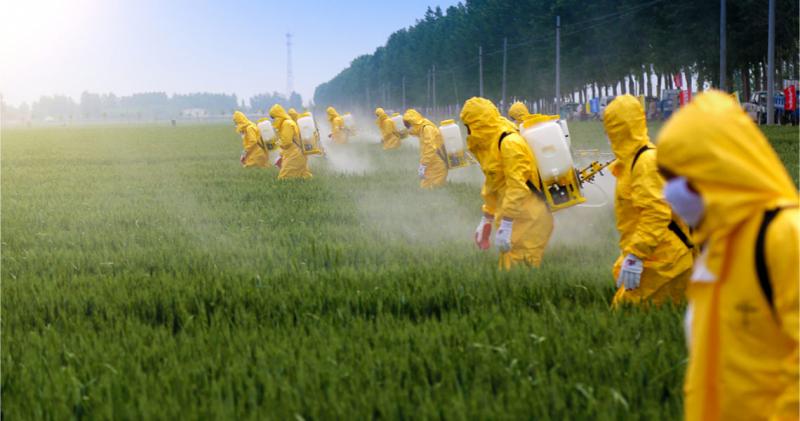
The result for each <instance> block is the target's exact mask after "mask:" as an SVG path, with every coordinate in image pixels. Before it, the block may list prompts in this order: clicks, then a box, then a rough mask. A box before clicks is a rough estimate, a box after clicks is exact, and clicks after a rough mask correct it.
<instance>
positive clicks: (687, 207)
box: [664, 177, 706, 228]
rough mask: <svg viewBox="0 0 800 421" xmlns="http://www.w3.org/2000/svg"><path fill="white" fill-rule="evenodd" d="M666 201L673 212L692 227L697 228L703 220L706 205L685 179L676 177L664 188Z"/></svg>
mask: <svg viewBox="0 0 800 421" xmlns="http://www.w3.org/2000/svg"><path fill="white" fill-rule="evenodd" d="M664 199H666V200H667V202H668V203H669V205H670V206H671V207H672V210H673V211H675V213H676V214H678V216H680V217H681V219H683V220H684V221H685V222H686V224H688V225H689V226H690V227H692V228H695V227H697V225H698V224H699V223H700V221H701V220H702V219H703V215H704V214H705V210H706V209H705V204H704V203H703V198H702V197H700V195H699V194H697V193H696V192H695V191H694V190H692V189H691V187H689V182H688V181H687V180H686V179H685V178H683V177H674V178H672V179H670V180H669V181H667V184H666V185H665V186H664Z"/></svg>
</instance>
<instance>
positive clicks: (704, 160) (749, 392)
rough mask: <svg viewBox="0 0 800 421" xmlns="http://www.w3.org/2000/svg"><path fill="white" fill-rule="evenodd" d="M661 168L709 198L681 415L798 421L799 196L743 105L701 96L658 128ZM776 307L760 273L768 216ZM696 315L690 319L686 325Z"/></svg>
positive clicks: (767, 247) (701, 228) (699, 239)
mask: <svg viewBox="0 0 800 421" xmlns="http://www.w3.org/2000/svg"><path fill="white" fill-rule="evenodd" d="M658 147H659V150H658V165H659V167H660V168H661V169H662V170H663V171H664V173H669V174H674V175H678V176H683V177H685V178H686V179H687V180H688V181H689V183H690V185H691V186H692V187H693V188H694V189H695V190H696V191H697V192H698V194H699V195H700V196H701V197H702V198H703V202H704V204H705V213H704V217H703V219H702V220H701V221H700V223H699V225H698V226H697V227H696V230H695V232H694V240H695V242H696V243H698V244H703V251H702V253H701V255H700V257H698V259H697V263H696V264H695V271H694V273H693V275H692V281H691V282H690V284H689V289H688V294H687V295H688V297H689V310H688V311H687V327H688V328H689V331H690V332H687V333H688V335H687V337H688V338H689V366H688V368H687V372H686V377H685V383H684V393H685V399H684V413H685V418H686V419H687V420H689V421H694V420H705V421H715V420H733V421H736V420H748V421H752V420H767V419H769V420H789V419H793V420H796V419H798V412H799V411H800V403H798V393H799V392H798V382H800V376H799V375H798V358H800V355H799V354H798V333H799V332H800V326H799V325H798V305H799V302H798V286H799V285H798V284H799V283H800V274H799V273H798V267H800V262H798V252H800V250H798V241H800V238H799V237H798V233H799V232H800V212H798V209H797V206H798V194H797V189H796V187H795V186H794V184H793V183H792V180H791V178H789V174H788V173H787V172H786V169H785V168H784V166H783V165H782V164H781V161H780V159H778V156H777V155H776V154H775V151H773V150H772V148H771V147H770V145H769V143H768V141H767V139H766V138H765V137H764V135H763V134H762V133H761V132H760V131H759V130H758V128H757V127H756V125H755V124H753V122H752V121H751V120H750V118H748V116H747V114H746V113H745V112H744V111H742V109H741V107H739V105H737V103H736V101H735V100H733V99H731V98H730V97H729V96H728V95H726V94H724V93H721V92H708V93H704V94H700V95H698V96H697V97H696V98H695V99H694V100H693V101H692V102H691V103H690V104H689V105H687V106H686V107H681V109H680V110H679V111H678V112H677V113H676V114H675V115H674V116H673V117H672V118H671V119H670V120H669V122H668V123H667V124H666V125H665V126H664V128H663V129H662V130H661V134H660V135H659V141H658ZM775 208H782V209H783V210H782V211H780V213H778V214H777V216H776V217H775V219H773V221H772V223H771V224H770V225H769V227H768V229H767V230H766V231H765V233H766V235H765V237H764V241H763V244H764V248H763V253H760V254H761V255H762V256H763V257H764V259H765V263H766V269H767V272H768V280H769V281H768V285H770V286H771V290H772V292H773V297H774V300H773V303H772V305H771V306H770V304H769V302H768V301H767V298H766V297H767V294H765V293H764V291H763V290H762V288H761V284H760V282H759V277H758V275H757V271H756V264H755V262H756V242H757V238H758V232H759V229H760V227H761V223H762V220H763V218H764V214H765V211H767V210H770V209H775ZM688 316H691V317H688Z"/></svg>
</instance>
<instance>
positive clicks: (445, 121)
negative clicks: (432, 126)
mask: <svg viewBox="0 0 800 421" xmlns="http://www.w3.org/2000/svg"><path fill="white" fill-rule="evenodd" d="M450 124H456V122H455V120H442V122H441V123H439V125H440V126H448V125H450Z"/></svg>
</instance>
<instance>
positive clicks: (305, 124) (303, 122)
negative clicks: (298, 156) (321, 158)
mask: <svg viewBox="0 0 800 421" xmlns="http://www.w3.org/2000/svg"><path fill="white" fill-rule="evenodd" d="M297 128H298V129H299V131H300V143H301V144H302V145H303V153H304V154H306V155H321V154H322V153H323V152H322V147H321V146H320V144H319V131H317V123H316V122H315V121H314V116H313V115H311V113H309V112H305V113H303V114H301V115H300V117H299V118H298V119H297Z"/></svg>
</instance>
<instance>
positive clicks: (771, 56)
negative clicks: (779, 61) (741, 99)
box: [767, 0, 775, 124]
mask: <svg viewBox="0 0 800 421" xmlns="http://www.w3.org/2000/svg"><path fill="white" fill-rule="evenodd" d="M767 72H768V73H767V124H775V0H769V36H768V40H767Z"/></svg>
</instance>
